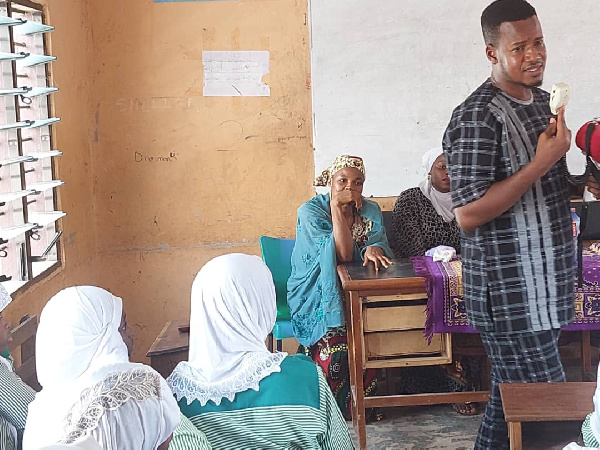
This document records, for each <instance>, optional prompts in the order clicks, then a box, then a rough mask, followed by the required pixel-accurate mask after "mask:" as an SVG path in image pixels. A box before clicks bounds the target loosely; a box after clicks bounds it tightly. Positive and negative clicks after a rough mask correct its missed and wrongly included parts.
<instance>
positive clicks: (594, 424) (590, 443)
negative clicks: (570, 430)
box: [563, 367, 600, 450]
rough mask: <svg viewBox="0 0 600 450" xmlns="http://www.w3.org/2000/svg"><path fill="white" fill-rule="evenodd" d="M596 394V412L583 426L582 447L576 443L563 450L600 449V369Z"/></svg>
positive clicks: (588, 417)
mask: <svg viewBox="0 0 600 450" xmlns="http://www.w3.org/2000/svg"><path fill="white" fill-rule="evenodd" d="M596 381H597V384H596V392H594V397H593V399H592V400H593V402H594V410H593V411H592V412H591V413H589V414H588V415H587V416H586V418H585V420H584V421H583V424H582V425H581V436H580V438H581V437H583V445H584V446H585V447H580V446H579V445H578V444H576V443H575V442H571V443H570V444H569V445H568V446H566V447H565V448H564V449H563V450H584V449H599V448H600V367H598V375H597V379H596Z"/></svg>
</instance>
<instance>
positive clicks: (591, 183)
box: [585, 175, 600, 199]
mask: <svg viewBox="0 0 600 450" xmlns="http://www.w3.org/2000/svg"><path fill="white" fill-rule="evenodd" d="M585 186H586V187H587V188H588V191H590V193H591V194H592V195H593V196H594V197H596V198H597V199H600V184H598V182H597V181H596V179H595V178H594V177H593V176H592V175H590V176H589V178H588V180H587V183H586V184H585Z"/></svg>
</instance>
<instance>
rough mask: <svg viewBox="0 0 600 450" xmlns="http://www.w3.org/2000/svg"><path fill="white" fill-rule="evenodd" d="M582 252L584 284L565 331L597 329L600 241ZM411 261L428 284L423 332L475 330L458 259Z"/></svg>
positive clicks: (599, 323) (418, 258) (577, 292)
mask: <svg viewBox="0 0 600 450" xmlns="http://www.w3.org/2000/svg"><path fill="white" fill-rule="evenodd" d="M583 255H584V256H583V267H584V270H583V284H582V286H581V288H580V287H576V288H575V318H574V320H573V322H571V324H569V325H567V326H564V327H562V330H565V331H581V330H597V329H600V243H594V244H592V245H591V246H590V247H586V248H585V249H584V250H583ZM411 260H412V263H413V268H414V270H415V273H416V274H417V275H419V276H421V277H424V278H425V282H426V283H425V284H426V287H427V296H428V302H427V319H426V321H425V335H426V336H428V337H429V338H431V336H432V335H433V333H475V332H477V330H475V329H474V328H473V327H472V326H470V325H469V320H468V317H467V311H466V305H465V301H464V299H463V286H462V265H461V261H460V260H454V261H450V262H441V261H433V260H432V258H430V257H427V256H416V257H413V258H411Z"/></svg>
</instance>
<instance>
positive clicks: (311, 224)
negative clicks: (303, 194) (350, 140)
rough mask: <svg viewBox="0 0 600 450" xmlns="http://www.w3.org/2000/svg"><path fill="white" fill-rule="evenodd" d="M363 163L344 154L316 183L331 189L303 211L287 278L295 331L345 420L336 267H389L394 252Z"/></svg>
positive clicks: (371, 374) (371, 375)
mask: <svg viewBox="0 0 600 450" xmlns="http://www.w3.org/2000/svg"><path fill="white" fill-rule="evenodd" d="M364 181H365V168H364V164H363V160H362V159H361V158H358V157H355V156H348V155H342V156H338V157H336V158H335V159H334V161H333V163H332V165H331V166H330V167H329V168H327V169H326V170H325V171H324V172H323V173H322V174H321V176H319V177H318V178H317V180H316V183H315V185H316V186H330V187H331V190H330V193H327V194H322V195H317V196H315V197H313V198H312V199H311V200H309V201H308V202H306V203H304V204H303V205H302V206H300V208H298V223H297V227H296V245H295V247H294V251H293V253H292V273H291V275H290V278H289V280H288V305H289V307H290V311H291V315H292V327H293V330H294V335H295V337H296V339H297V340H298V342H300V344H301V345H302V346H303V351H304V352H305V353H306V354H308V355H309V356H311V357H312V359H313V360H314V361H315V363H317V364H318V365H320V366H321V367H322V368H323V370H324V371H325V374H326V377H327V381H328V383H329V385H330V386H331V389H332V391H333V393H334V395H335V397H336V400H337V402H338V405H339V406H340V409H341V410H342V413H344V416H345V417H346V418H349V417H350V404H351V403H350V382H349V371H348V346H347V339H346V328H345V317H344V316H345V315H344V300H343V294H342V290H341V286H340V283H339V280H338V277H337V272H336V266H337V265H338V264H340V263H344V262H350V261H363V263H364V265H365V266H366V265H367V264H369V263H370V262H372V263H374V264H375V268H376V269H377V270H379V268H380V267H384V268H386V267H388V266H389V265H390V264H392V261H391V260H390V259H389V258H390V257H391V256H392V252H391V250H390V248H389V245H388V240H387V237H386V234H385V228H384V227H383V218H382V215H381V210H380V209H379V206H378V205H377V203H375V202H374V201H371V200H367V199H366V198H364V197H363V196H362V190H363V184H364ZM375 385H376V380H375V371H374V370H370V371H366V372H365V382H364V387H365V393H366V394H373V393H374V392H375Z"/></svg>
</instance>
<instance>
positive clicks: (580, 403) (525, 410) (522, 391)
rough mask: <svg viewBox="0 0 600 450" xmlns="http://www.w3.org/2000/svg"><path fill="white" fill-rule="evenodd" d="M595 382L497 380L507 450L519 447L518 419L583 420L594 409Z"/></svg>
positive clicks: (521, 420)
mask: <svg viewBox="0 0 600 450" xmlns="http://www.w3.org/2000/svg"><path fill="white" fill-rule="evenodd" d="M595 390H596V383H593V382H578V383H501V384H500V395H501V397H502V408H503V410H504V417H505V419H506V422H507V423H508V436H509V439H510V448H511V450H521V449H522V448H523V447H522V433H521V423H522V422H563V421H564V422H566V421H580V422H583V420H584V419H585V417H586V416H587V415H588V414H589V413H591V412H592V411H593V410H594V404H593V401H592V397H593V396H594V392H595Z"/></svg>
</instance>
